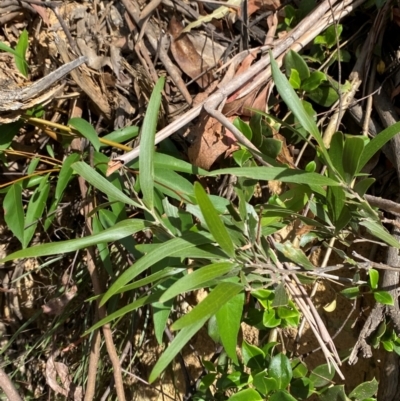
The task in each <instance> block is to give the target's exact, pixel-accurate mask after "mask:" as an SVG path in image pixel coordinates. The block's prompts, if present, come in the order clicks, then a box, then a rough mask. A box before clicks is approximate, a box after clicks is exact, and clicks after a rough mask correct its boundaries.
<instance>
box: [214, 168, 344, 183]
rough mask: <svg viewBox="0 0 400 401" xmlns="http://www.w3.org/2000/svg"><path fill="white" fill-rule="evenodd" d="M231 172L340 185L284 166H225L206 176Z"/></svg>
mask: <svg viewBox="0 0 400 401" xmlns="http://www.w3.org/2000/svg"><path fill="white" fill-rule="evenodd" d="M221 174H232V175H236V176H237V177H248V178H253V179H258V180H265V181H269V180H277V181H282V182H291V183H294V184H307V185H321V186H325V185H328V186H340V185H341V184H340V182H338V181H335V180H333V179H332V178H328V177H325V176H323V175H320V174H317V173H309V172H307V171H302V170H293V169H290V168H285V167H240V168H236V167H233V168H225V169H220V170H214V171H211V172H209V173H208V174H207V175H208V176H216V175H221Z"/></svg>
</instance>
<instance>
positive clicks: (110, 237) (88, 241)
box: [0, 219, 150, 263]
mask: <svg viewBox="0 0 400 401" xmlns="http://www.w3.org/2000/svg"><path fill="white" fill-rule="evenodd" d="M149 225H150V223H148V222H146V221H145V220H136V219H135V220H124V221H121V222H119V223H117V224H116V225H115V226H113V227H111V228H109V229H107V230H104V231H103V232H101V233H99V234H96V235H90V236H89V237H83V238H78V239H71V240H69V241H62V242H53V243H51V244H43V245H37V246H32V247H30V248H28V249H23V250H21V251H17V252H14V253H12V254H10V255H8V256H6V257H5V258H3V259H1V260H0V262H1V263H4V262H7V261H9V260H13V259H19V258H34V257H38V256H48V255H56V254H60V253H66V252H74V251H77V250H78V249H82V248H85V247H88V246H92V245H97V244H98V243H100V242H113V241H117V240H119V239H121V238H125V237H128V236H129V235H132V234H135V233H137V232H138V231H142V230H144V229H145V228H146V227H148V226H149Z"/></svg>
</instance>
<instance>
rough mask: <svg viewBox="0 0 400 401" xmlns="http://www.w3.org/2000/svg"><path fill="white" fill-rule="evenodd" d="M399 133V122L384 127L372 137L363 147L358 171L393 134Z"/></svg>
mask: <svg viewBox="0 0 400 401" xmlns="http://www.w3.org/2000/svg"><path fill="white" fill-rule="evenodd" d="M398 133H400V122H397V123H396V124H393V125H391V126H390V127H388V128H386V129H384V130H383V131H382V132H381V133H379V134H378V135H377V136H376V137H375V138H373V139H372V140H371V141H370V142H369V143H368V144H367V145H366V146H365V148H364V151H363V153H362V155H361V158H360V161H359V163H358V172H360V171H361V170H362V169H363V167H364V166H365V165H366V164H367V163H368V161H369V160H371V158H372V157H373V156H374V155H375V153H376V152H378V151H379V150H380V149H381V148H382V147H383V146H384V145H385V144H386V143H387V142H389V141H390V140H391V139H392V138H393V137H394V136H395V135H397V134H398Z"/></svg>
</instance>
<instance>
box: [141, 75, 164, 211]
mask: <svg viewBox="0 0 400 401" xmlns="http://www.w3.org/2000/svg"><path fill="white" fill-rule="evenodd" d="M163 88H164V78H163V77H162V78H159V80H158V81H157V83H156V86H155V87H154V89H153V92H152V94H151V97H150V101H149V105H148V107H147V111H146V115H145V116H144V121H143V127H142V133H141V139H140V156H139V182H140V188H141V190H142V193H143V203H144V204H145V205H146V206H147V207H148V208H149V209H150V210H153V208H154V138H155V136H156V129H157V122H158V113H159V110H160V104H161V93H162V90H163Z"/></svg>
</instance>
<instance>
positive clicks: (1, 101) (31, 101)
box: [0, 57, 87, 123]
mask: <svg viewBox="0 0 400 401" xmlns="http://www.w3.org/2000/svg"><path fill="white" fill-rule="evenodd" d="M86 61H87V58H86V57H79V58H77V59H76V60H73V61H70V60H68V62H67V63H66V64H65V65H63V66H61V67H60V68H57V70H55V71H53V72H51V73H50V74H48V75H46V76H45V77H43V78H41V79H39V80H38V81H36V82H34V83H33V84H31V85H29V86H27V87H25V88H18V89H14V90H7V89H6V88H0V89H1V91H0V122H2V123H7V122H11V121H15V120H16V119H18V117H19V115H20V114H22V112H23V111H25V110H28V109H30V108H32V107H33V106H35V105H37V104H42V103H46V102H48V101H50V100H51V99H52V98H53V97H54V96H55V94H56V93H57V92H58V91H59V90H60V89H61V88H62V85H61V86H60V85H59V86H57V87H55V88H52V86H53V85H54V84H55V83H57V82H58V81H60V80H61V79H62V78H64V77H65V76H66V75H67V74H68V73H70V72H71V71H73V70H74V69H75V68H76V67H79V66H80V65H81V64H83V63H85V62H86Z"/></svg>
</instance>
